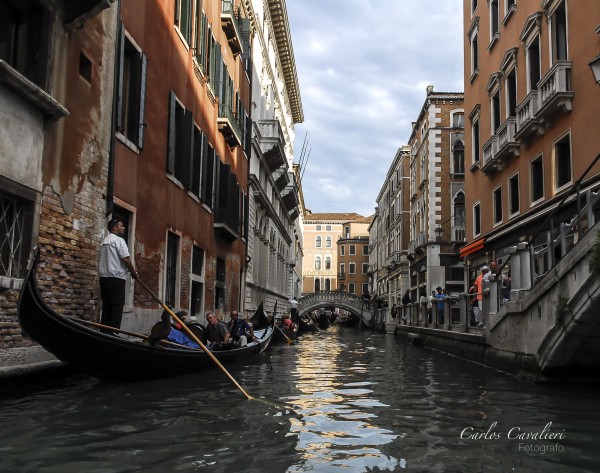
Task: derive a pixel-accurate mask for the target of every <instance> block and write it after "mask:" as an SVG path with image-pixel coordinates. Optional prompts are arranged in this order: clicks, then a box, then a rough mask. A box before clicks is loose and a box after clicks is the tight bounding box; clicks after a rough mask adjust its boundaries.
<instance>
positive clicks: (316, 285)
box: [315, 279, 321, 292]
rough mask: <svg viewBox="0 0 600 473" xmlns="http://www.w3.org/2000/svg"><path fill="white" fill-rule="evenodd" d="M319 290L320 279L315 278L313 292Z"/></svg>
mask: <svg viewBox="0 0 600 473" xmlns="http://www.w3.org/2000/svg"><path fill="white" fill-rule="evenodd" d="M320 290H321V280H320V279H315V292H319V291H320Z"/></svg>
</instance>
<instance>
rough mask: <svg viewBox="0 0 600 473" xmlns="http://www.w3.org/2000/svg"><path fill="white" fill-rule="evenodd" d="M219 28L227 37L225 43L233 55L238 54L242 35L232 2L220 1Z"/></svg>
mask: <svg viewBox="0 0 600 473" xmlns="http://www.w3.org/2000/svg"><path fill="white" fill-rule="evenodd" d="M221 28H223V31H224V32H225V36H227V43H228V44H229V47H230V48H231V52H232V53H233V55H234V56H236V55H238V54H240V53H241V52H242V35H241V33H240V31H241V29H240V25H239V24H238V18H237V15H236V14H235V8H234V5H233V0H222V1H221Z"/></svg>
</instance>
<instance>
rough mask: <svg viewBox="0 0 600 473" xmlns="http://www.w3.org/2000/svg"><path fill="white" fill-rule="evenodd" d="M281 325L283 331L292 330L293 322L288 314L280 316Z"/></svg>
mask: <svg viewBox="0 0 600 473" xmlns="http://www.w3.org/2000/svg"><path fill="white" fill-rule="evenodd" d="M281 325H282V327H283V328H284V329H286V330H289V331H290V332H291V331H293V330H294V322H292V319H290V316H289V315H288V314H283V315H282V316H281Z"/></svg>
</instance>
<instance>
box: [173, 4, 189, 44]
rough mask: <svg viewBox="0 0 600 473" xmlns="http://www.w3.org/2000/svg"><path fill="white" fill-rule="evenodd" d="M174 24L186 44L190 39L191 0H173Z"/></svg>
mask: <svg viewBox="0 0 600 473" xmlns="http://www.w3.org/2000/svg"><path fill="white" fill-rule="evenodd" d="M175 26H176V27H177V28H178V29H179V32H180V33H181V36H183V39H185V41H186V43H187V44H191V39H192V0H175Z"/></svg>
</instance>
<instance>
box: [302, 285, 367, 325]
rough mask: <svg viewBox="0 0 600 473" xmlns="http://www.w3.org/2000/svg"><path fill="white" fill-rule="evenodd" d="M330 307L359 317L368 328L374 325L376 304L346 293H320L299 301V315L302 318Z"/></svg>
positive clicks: (304, 297)
mask: <svg viewBox="0 0 600 473" xmlns="http://www.w3.org/2000/svg"><path fill="white" fill-rule="evenodd" d="M329 306H335V307H339V308H340V309H345V310H347V311H348V312H350V313H352V314H354V315H356V316H357V317H359V318H360V319H361V320H362V321H363V322H364V323H365V325H367V326H368V327H370V326H371V325H372V324H373V320H374V314H375V304H372V303H370V302H369V301H367V300H365V299H363V298H362V297H357V296H355V295H354V294H349V293H347V292H345V291H318V292H314V293H312V294H307V295H306V296H302V297H300V298H299V299H298V313H299V315H300V316H302V315H304V314H308V313H309V312H312V311H313V310H317V309H320V308H321V307H329Z"/></svg>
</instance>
